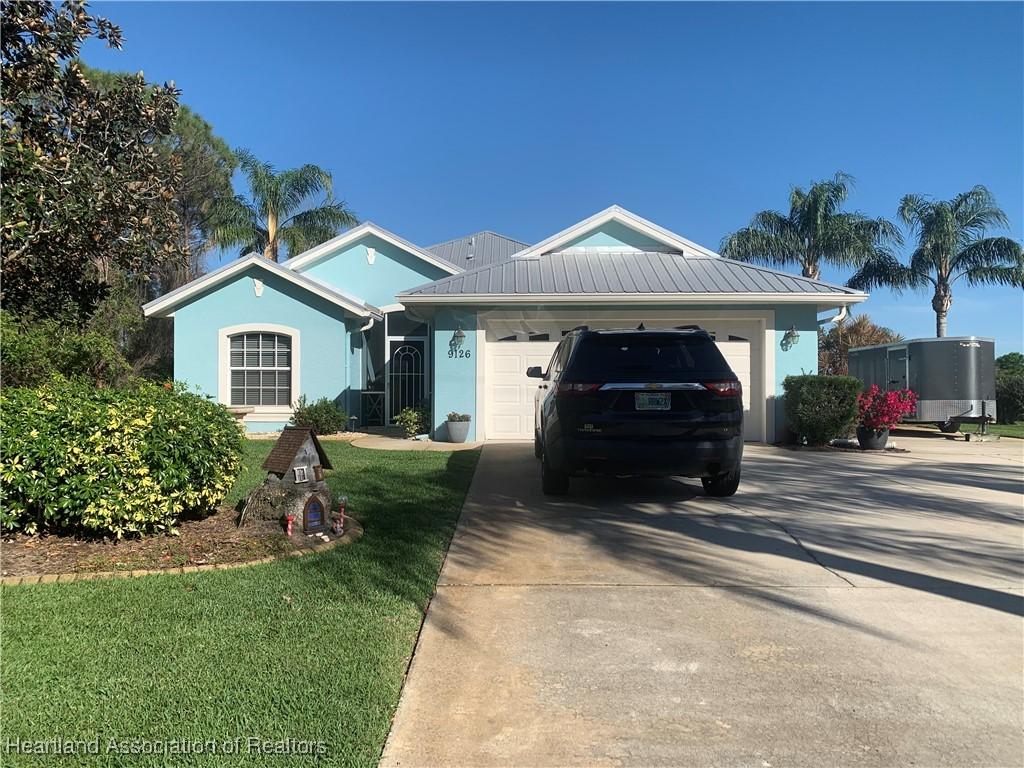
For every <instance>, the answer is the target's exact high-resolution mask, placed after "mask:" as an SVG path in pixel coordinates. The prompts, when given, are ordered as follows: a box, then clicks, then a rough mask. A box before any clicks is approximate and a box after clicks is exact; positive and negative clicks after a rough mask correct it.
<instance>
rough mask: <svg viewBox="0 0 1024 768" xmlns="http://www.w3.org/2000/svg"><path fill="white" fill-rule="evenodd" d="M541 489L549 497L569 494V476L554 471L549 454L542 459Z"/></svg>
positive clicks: (542, 456) (543, 455) (544, 454)
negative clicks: (549, 460)
mask: <svg viewBox="0 0 1024 768" xmlns="http://www.w3.org/2000/svg"><path fill="white" fill-rule="evenodd" d="M540 489H541V490H542V491H543V492H544V493H545V495H547V496H562V495H563V494H566V493H568V492H569V475H568V474H566V473H565V472H556V471H555V470H554V469H552V468H551V464H550V463H549V462H548V456H547V453H543V454H542V455H541V458H540Z"/></svg>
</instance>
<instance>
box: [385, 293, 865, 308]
mask: <svg viewBox="0 0 1024 768" xmlns="http://www.w3.org/2000/svg"><path fill="white" fill-rule="evenodd" d="M867 297H868V295H867V294H866V293H793V294H790V293H523V294H513V295H509V294H486V293H477V294H456V295H451V296H448V295H445V294H423V295H417V294H399V298H400V299H401V301H402V303H403V304H532V305H538V304H594V303H600V304H765V303H768V304H821V303H823V302H827V304H828V306H844V305H847V304H858V303H860V302H862V301H864V300H865V299H867Z"/></svg>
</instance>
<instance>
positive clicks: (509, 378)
mask: <svg viewBox="0 0 1024 768" xmlns="http://www.w3.org/2000/svg"><path fill="white" fill-rule="evenodd" d="M638 322H639V321H638ZM683 324H686V323H684V322H682V321H679V322H676V321H673V322H672V324H671V325H683ZM658 325H660V326H661V327H665V326H669V327H671V325H669V324H668V323H666V322H665V321H661V322H660V323H659V324H658ZM709 325H710V324H709V323H706V324H705V325H704V327H705V328H708V330H709V331H711V332H712V333H715V336H716V339H717V340H718V341H717V343H718V346H719V349H721V350H722V354H723V355H724V356H725V359H726V360H727V361H728V363H729V367H730V368H732V370H733V371H734V372H735V373H736V376H737V378H738V379H739V380H740V383H741V384H742V385H743V408H744V422H743V437H744V439H745V440H747V441H759V440H763V439H764V437H763V433H762V424H763V416H762V414H763V412H764V411H763V402H764V401H763V396H762V395H761V393H760V389H761V387H760V382H759V380H758V377H757V375H755V372H754V371H753V370H752V368H753V366H752V361H753V360H756V356H755V355H754V354H752V349H751V347H752V343H751V340H750V339H754V340H755V341H756V339H757V337H756V335H755V334H754V333H752V331H756V328H751V329H749V330H748V329H747V328H746V327H738V326H735V324H730V326H729V327H728V328H721V329H713V328H709V327H708V326H709ZM570 327H571V326H570ZM616 327H620V328H621V327H622V324H621V323H619V324H617V325H616ZM648 327H658V326H657V325H655V326H652V325H650V324H649V325H648ZM531 330H532V334H531V333H528V332H522V333H518V334H517V333H510V332H509V329H508V327H507V326H505V327H503V328H502V329H501V330H499V331H497V332H488V333H487V342H486V352H485V355H484V387H485V393H484V399H485V403H484V419H483V421H484V430H485V437H486V439H488V440H532V439H533V409H534V405H533V399H534V394H535V393H536V391H537V385H538V383H539V382H538V380H537V379H530V378H527V376H526V369H527V368H529V367H531V366H534V365H539V366H540V367H541V368H542V369H545V370H546V369H547V366H548V362H549V361H550V360H551V355H552V353H553V352H554V351H555V347H557V346H558V339H560V338H561V335H562V334H561V330H560V329H559V328H555V327H553V328H552V329H550V332H549V333H548V336H549V338H550V339H553V341H528V340H527V339H529V338H530V335H533V337H534V338H536V337H537V331H538V330H542V329H539V328H538V327H537V326H534V327H533V328H532V329H531ZM740 332H742V333H744V334H746V336H745V337H739V336H737V335H736V334H737V333H740ZM499 334H504V335H499ZM723 337H724V338H723ZM499 338H504V339H506V340H505V341H500V340H499ZM740 339H742V340H740Z"/></svg>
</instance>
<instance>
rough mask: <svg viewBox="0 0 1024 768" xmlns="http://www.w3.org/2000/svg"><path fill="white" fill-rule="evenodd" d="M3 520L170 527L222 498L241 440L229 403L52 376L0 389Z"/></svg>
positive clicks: (112, 529) (24, 525) (114, 532)
mask: <svg viewBox="0 0 1024 768" xmlns="http://www.w3.org/2000/svg"><path fill="white" fill-rule="evenodd" d="M0 407H2V417H3V431H2V436H0V525H2V527H3V528H4V529H7V530H24V531H26V532H29V533H33V532H37V531H42V530H51V531H63V532H75V533H82V534H87V535H109V536H115V537H117V538H120V537H122V536H124V535H125V534H136V533H151V532H156V531H172V530H173V529H174V527H175V525H176V524H177V522H178V519H179V518H180V517H181V515H183V514H187V513H205V512H208V511H210V510H212V509H213V508H214V507H216V505H217V504H219V503H220V502H221V500H223V498H224V496H225V494H226V493H227V491H228V489H229V488H230V487H231V484H232V482H233V481H234V479H235V475H236V473H237V471H238V467H239V456H240V454H241V450H242V445H243V438H242V432H241V429H240V428H239V425H238V423H237V422H236V421H235V419H234V418H233V417H232V416H231V414H229V413H228V412H227V410H226V409H224V408H223V407H222V406H220V405H217V404H215V403H213V402H211V401H209V400H207V399H206V398H204V397H201V396H199V395H196V394H192V393H189V392H187V391H185V390H184V389H183V388H181V387H171V385H169V384H168V385H165V386H163V387H161V386H158V385H155V384H151V383H148V382H138V383H134V384H132V385H131V386H128V387H125V388H123V389H97V388H94V387H92V386H89V385H87V384H83V383H78V382H70V381H54V382H53V383H51V384H48V385H46V386H43V387H40V388H38V389H19V388H4V389H3V390H2V391H0Z"/></svg>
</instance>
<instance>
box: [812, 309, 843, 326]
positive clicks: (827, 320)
mask: <svg viewBox="0 0 1024 768" xmlns="http://www.w3.org/2000/svg"><path fill="white" fill-rule="evenodd" d="M849 309H850V307H849V306H848V305H846V304H843V306H842V309H840V310H839V314H838V315H833V316H832V317H826V318H824V319H822V320H819V321H818V325H828V324H829V323H841V322H843V320H845V319H846V316H847V314H849Z"/></svg>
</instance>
